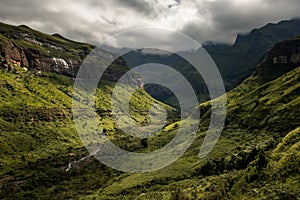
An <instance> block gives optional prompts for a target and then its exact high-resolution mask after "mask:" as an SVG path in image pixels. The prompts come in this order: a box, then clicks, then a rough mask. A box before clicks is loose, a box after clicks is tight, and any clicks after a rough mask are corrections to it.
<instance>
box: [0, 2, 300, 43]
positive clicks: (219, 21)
mask: <svg viewBox="0 0 300 200" xmlns="http://www.w3.org/2000/svg"><path fill="white" fill-rule="evenodd" d="M296 16H300V1H299V0H285V1H283V0H197V1H195V0H109V1H100V0H87V1H81V0H52V1H41V0H24V1H20V0H2V1H1V6H0V21H3V22H6V23H11V24H26V25H28V26H31V27H32V28H35V29H38V30H40V31H43V32H47V33H56V32H58V33H60V34H62V35H64V36H66V37H69V38H71V39H75V40H80V41H85V42H90V43H94V44H96V43H97V42H98V41H99V40H103V39H104V38H106V37H108V36H110V35H113V34H116V33H120V32H122V31H126V30H130V29H131V28H138V27H145V26H146V27H149V26H154V27H160V28H167V29H172V30H177V31H182V32H184V33H186V34H187V35H189V36H191V37H193V38H194V39H196V40H197V41H198V42H204V41H207V40H210V41H221V42H233V40H234V38H235V35H236V34H237V33H240V32H248V31H250V30H251V29H253V28H254V27H260V26H263V25H264V24H266V23H269V22H278V21H280V20H283V19H290V18H293V17H296ZM133 42H134V41H133Z"/></svg>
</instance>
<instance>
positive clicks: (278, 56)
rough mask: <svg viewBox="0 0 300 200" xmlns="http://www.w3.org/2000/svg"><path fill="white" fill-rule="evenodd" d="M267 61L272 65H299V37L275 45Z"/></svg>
mask: <svg viewBox="0 0 300 200" xmlns="http://www.w3.org/2000/svg"><path fill="white" fill-rule="evenodd" d="M268 59H269V60H270V61H271V62H272V63H273V64H288V63H291V64H299V63H300V36H299V37H295V38H293V39H290V40H286V41H283V42H281V43H278V44H277V45H275V46H274V48H273V49H272V50H271V51H270V53H269V57H268Z"/></svg>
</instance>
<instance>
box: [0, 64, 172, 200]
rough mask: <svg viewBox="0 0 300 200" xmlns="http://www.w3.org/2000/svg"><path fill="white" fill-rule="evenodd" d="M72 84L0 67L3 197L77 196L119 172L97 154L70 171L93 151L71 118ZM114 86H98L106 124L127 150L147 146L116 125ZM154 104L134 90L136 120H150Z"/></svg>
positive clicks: (55, 77) (64, 79)
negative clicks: (113, 112)
mask: <svg viewBox="0 0 300 200" xmlns="http://www.w3.org/2000/svg"><path fill="white" fill-rule="evenodd" d="M20 71H21V69H20ZM72 86H73V81H72V79H70V78H67V77H65V76H62V75H57V74H52V73H44V74H43V75H42V76H37V75H34V74H32V73H31V72H22V73H19V74H14V73H11V72H6V71H2V70H1V71H0V94H1V95H0V103H1V106H0V110H1V111H0V141H1V146H0V152H1V153H0V164H1V166H0V198H16V199H22V198H45V199H49V198H52V199H53V198H54V199H55V198H57V199H62V198H67V197H73V198H75V197H78V196H79V195H80V194H87V193H89V191H90V190H93V189H94V188H98V187H99V185H101V184H106V181H107V180H109V179H111V178H113V177H114V176H116V175H117V174H119V172H117V171H114V170H112V169H109V168H107V167H104V166H103V165H101V164H100V163H99V162H98V161H95V159H93V158H92V157H88V158H87V159H86V160H84V161H83V162H82V163H78V164H75V165H74V167H73V168H72V169H71V170H70V171H68V172H66V169H67V167H68V164H69V162H71V161H76V160H79V159H81V158H82V157H84V156H87V155H88V152H87V150H85V148H84V147H83V144H82V143H81V141H80V138H79V136H78V135H77V132H76V130H75V127H74V124H73V121H72V113H71V103H72V102H71V101H72V98H71V95H72ZM113 86H114V83H112V82H107V81H103V82H101V83H100V84H99V88H98V89H97V97H98V100H97V102H96V105H97V112H98V113H99V115H100V116H101V117H100V123H101V125H102V126H101V127H102V128H105V129H106V130H107V132H106V134H107V135H108V136H109V137H110V138H111V140H112V141H114V142H115V143H116V144H118V145H119V146H121V147H123V148H124V149H128V150H139V149H142V148H143V147H144V146H143V143H142V142H141V140H140V139H137V138H133V137H128V136H127V135H125V134H123V133H122V132H121V131H120V130H119V129H117V128H116V126H115V125H114V123H113V120H112V117H111V113H110V112H111V111H110V110H111V108H110V94H111V93H112V89H113ZM153 103H158V104H161V103H160V102H157V101H156V100H154V99H153V98H151V97H150V96H149V95H148V94H147V93H145V92H144V91H143V90H141V89H140V90H138V91H137V92H136V93H135V94H134V96H133V97H132V98H131V105H132V106H133V107H134V108H136V110H135V111H132V112H131V115H132V116H133V118H134V119H135V120H136V121H137V123H143V122H145V121H147V120H149V119H148V118H149V117H148V113H147V112H146V113H145V112H143V110H145V109H146V110H147V109H148V108H149V107H150V106H151V105H153ZM161 105H162V104H161ZM163 106H164V107H165V108H166V109H167V110H168V111H169V112H170V113H171V115H170V116H173V117H174V116H175V111H174V110H172V108H170V107H168V106H165V105H163ZM172 113H173V114H172ZM169 119H170V120H171V121H172V120H174V118H173V119H172V118H169ZM89 179H93V180H89Z"/></svg>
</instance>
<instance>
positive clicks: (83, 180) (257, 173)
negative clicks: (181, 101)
mask: <svg viewBox="0 0 300 200" xmlns="http://www.w3.org/2000/svg"><path fill="white" fill-rule="evenodd" d="M295 40H299V39H297V38H295ZM17 70H18V73H17V74H16V73H13V72H8V71H5V70H0V105H1V106H0V141H1V146H0V199H66V198H73V199H78V198H82V199H103V200H107V199H276V198H277V199H297V198H299V197H300V193H299V189H298V188H300V182H299V180H300V179H299V174H300V171H299V170H300V169H299V166H300V163H299V162H300V160H299V122H298V121H299V119H300V116H299V115H300V114H299V113H300V112H299V111H300V110H299V109H300V105H299V104H300V98H299V88H300V85H299V80H300V67H297V66H294V65H290V64H280V65H273V64H270V63H268V62H264V63H262V64H261V65H260V66H258V68H257V69H256V71H255V73H254V74H253V75H252V76H251V77H249V78H248V79H247V80H245V81H244V82H243V83H242V84H241V85H239V86H238V87H236V88H235V89H234V90H232V91H230V92H228V93H227V97H228V107H227V112H228V113H227V119H226V124H225V129H224V131H223V133H222V135H221V138H220V140H219V141H218V143H217V144H216V146H215V148H214V149H213V151H212V152H211V153H210V154H209V156H208V157H206V158H204V159H201V160H200V159H199V158H198V153H199V150H200V147H201V145H202V142H203V138H204V136H205V132H206V129H207V124H208V122H209V118H210V117H209V115H210V102H205V103H202V104H200V106H199V107H200V109H201V116H202V117H201V123H200V126H199V129H198V132H197V133H198V134H197V136H196V138H195V140H194V142H193V144H192V145H191V147H190V148H189V150H188V151H187V152H186V153H185V154H184V155H183V156H182V157H180V158H179V159H178V160H177V161H176V162H175V163H173V164H171V165H170V166H168V167H166V168H163V169H160V170H158V171H154V172H149V173H141V174H130V173H121V172H119V171H116V170H113V169H111V168H108V167H106V166H104V165H102V164H101V163H99V162H98V161H97V160H95V159H94V158H93V157H90V156H88V152H87V150H86V149H85V148H84V147H83V145H82V143H81V142H80V138H79V137H78V135H77V133H76V130H75V127H74V124H73V121H72V113H71V100H72V99H71V95H72V86H73V80H72V79H70V78H68V77H65V76H62V75H58V74H53V73H42V74H41V75H35V74H33V73H31V72H30V71H23V70H22V68H19V69H17ZM114 84H115V83H113V82H108V81H102V82H100V83H99V87H98V89H97V101H96V110H97V112H98V114H99V120H100V123H101V125H102V128H103V129H104V128H105V129H106V134H107V135H108V136H109V137H110V139H111V140H112V141H113V142H114V143H116V144H117V145H118V146H120V147H121V148H124V149H127V150H129V151H137V152H148V151H153V150H155V149H159V148H161V147H162V146H164V145H165V144H167V143H168V142H169V141H170V140H171V139H172V138H173V137H174V135H175V134H176V131H177V129H178V128H179V127H180V126H186V125H187V126H188V125H189V123H192V122H191V121H185V122H178V121H176V120H178V119H176V111H175V110H173V109H172V108H171V107H168V106H166V105H163V104H161V103H160V102H158V101H156V100H154V99H153V98H151V97H150V96H149V95H148V94H147V93H146V92H145V91H144V90H141V89H139V90H138V91H137V92H135V94H134V96H133V97H132V98H131V105H132V107H133V108H134V109H132V110H131V115H132V117H133V119H135V121H137V122H138V123H140V124H147V123H148V122H149V116H148V109H149V108H150V106H151V105H153V103H158V104H160V105H162V106H164V107H165V108H166V109H167V110H168V113H169V121H168V124H167V125H166V126H165V127H164V129H163V130H161V131H160V132H158V133H157V134H156V135H155V136H154V137H150V138H148V139H147V141H145V140H141V139H138V138H134V137H130V136H127V135H126V134H124V133H122V131H121V130H119V129H118V128H117V127H116V126H115V124H114V122H113V120H112V118H111V114H112V113H111V108H110V94H111V93H112V90H113V87H114ZM80 159H83V160H82V161H79V160H80ZM70 163H71V168H69V164H70ZM68 169H69V170H68Z"/></svg>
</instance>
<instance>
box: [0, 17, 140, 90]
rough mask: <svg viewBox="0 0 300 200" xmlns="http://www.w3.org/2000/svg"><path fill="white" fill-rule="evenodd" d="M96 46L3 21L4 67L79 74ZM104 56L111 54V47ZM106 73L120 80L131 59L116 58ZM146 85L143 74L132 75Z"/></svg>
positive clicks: (106, 77) (132, 79) (0, 52)
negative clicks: (84, 61)
mask: <svg viewBox="0 0 300 200" xmlns="http://www.w3.org/2000/svg"><path fill="white" fill-rule="evenodd" d="M93 48H94V46H92V45H89V44H84V43H79V42H74V41H71V40H68V39H66V38H64V37H62V36H60V35H58V34H55V35H47V34H44V33H41V32H38V31H35V30H32V29H30V28H29V27H27V26H23V25H22V26H10V25H7V24H3V23H0V62H1V63H0V64H1V68H3V69H6V70H10V71H15V72H18V69H20V68H23V70H25V71H27V70H29V71H32V72H34V73H37V74H41V73H43V72H53V73H58V74H62V75H66V76H69V77H72V78H74V77H76V74H77V72H78V70H79V68H80V65H81V63H82V61H83V60H84V59H85V57H86V56H87V55H88V54H89V52H91V51H92V50H93ZM101 53H102V55H101V56H103V57H106V56H111V55H112V54H111V53H109V52H107V51H104V50H103V51H102V52H101ZM112 65H113V67H109V68H108V69H107V70H106V72H105V73H104V75H103V79H104V80H108V81H113V82H117V81H118V80H119V78H120V77H121V76H122V75H123V74H124V73H125V72H126V71H128V70H129V67H128V65H127V63H126V62H125V61H124V60H123V59H122V58H119V59H116V60H115V61H114V62H113V63H112ZM128 81H129V82H134V83H136V84H138V85H139V86H140V87H142V85H143V84H142V80H141V77H140V76H139V75H137V74H136V75H134V76H132V77H130V80H128Z"/></svg>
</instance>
